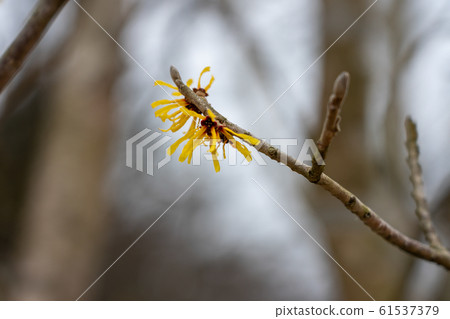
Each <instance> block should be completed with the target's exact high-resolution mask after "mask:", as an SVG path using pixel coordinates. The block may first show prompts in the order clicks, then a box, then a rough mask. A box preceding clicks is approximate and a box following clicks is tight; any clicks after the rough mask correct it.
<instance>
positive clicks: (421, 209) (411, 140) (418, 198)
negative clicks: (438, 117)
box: [405, 117, 445, 249]
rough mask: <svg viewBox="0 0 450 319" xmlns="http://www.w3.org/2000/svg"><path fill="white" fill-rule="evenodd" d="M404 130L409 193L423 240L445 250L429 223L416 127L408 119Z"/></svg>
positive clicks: (408, 118)
mask: <svg viewBox="0 0 450 319" xmlns="http://www.w3.org/2000/svg"><path fill="white" fill-rule="evenodd" d="M405 129H406V143H405V145H406V149H407V151H408V158H407V162H408V166H409V169H410V171H411V176H410V180H411V183H412V185H413V191H412V193H411V195H412V197H413V199H414V201H415V203H416V215H417V218H418V219H419V224H420V227H421V228H422V231H423V232H424V234H425V238H426V240H427V241H428V243H429V244H430V245H431V247H433V248H435V249H445V248H444V246H443V245H442V243H441V241H440V240H439V237H438V236H437V233H436V230H435V229H434V227H433V222H432V221H431V215H430V211H429V209H428V204H427V200H426V198H425V191H424V187H423V179H422V168H421V166H420V163H419V147H418V145H417V127H416V123H414V122H413V121H412V120H411V118H410V117H407V118H406V121H405Z"/></svg>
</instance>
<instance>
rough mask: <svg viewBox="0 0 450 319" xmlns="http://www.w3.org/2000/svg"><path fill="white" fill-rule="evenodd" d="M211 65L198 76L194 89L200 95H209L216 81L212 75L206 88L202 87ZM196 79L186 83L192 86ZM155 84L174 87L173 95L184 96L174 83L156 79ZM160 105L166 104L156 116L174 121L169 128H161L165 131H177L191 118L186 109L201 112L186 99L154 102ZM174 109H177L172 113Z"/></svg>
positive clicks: (155, 105)
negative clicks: (202, 80)
mask: <svg viewBox="0 0 450 319" xmlns="http://www.w3.org/2000/svg"><path fill="white" fill-rule="evenodd" d="M209 71H210V67H209V66H207V67H206V68H204V69H203V71H202V72H201V73H200V76H199V78H198V85H197V87H196V88H193V91H194V92H195V93H196V94H197V95H199V96H203V97H206V96H208V90H209V89H210V87H211V85H212V83H213V82H214V77H213V76H211V79H210V80H209V83H208V85H207V86H206V87H205V88H202V87H201V79H202V76H203V74H204V73H206V72H209ZM193 82H194V81H193V80H192V79H189V80H188V81H187V82H186V85H187V86H188V87H191V85H192V83H193ZM155 85H163V86H167V87H169V88H171V89H174V90H175V92H173V93H172V95H173V96H183V95H182V94H181V93H180V92H179V91H178V88H177V87H176V86H174V85H172V84H169V83H166V82H164V81H155ZM160 105H165V106H164V107H162V108H161V109H159V110H157V111H156V112H155V116H156V117H159V118H160V119H161V120H162V121H163V122H165V121H166V120H169V121H171V122H172V125H171V126H170V127H169V128H168V129H167V130H161V131H163V132H167V131H172V132H176V131H178V130H179V129H180V128H182V127H183V126H184V125H185V124H186V122H187V121H188V120H189V119H190V118H191V117H190V116H189V114H188V113H187V112H186V110H191V111H194V112H195V113H198V114H201V112H200V110H199V109H198V108H197V107H196V106H195V105H194V104H190V103H189V102H187V101H186V99H184V98H182V99H174V100H158V101H155V102H153V103H152V107H153V108H155V107H157V106H160ZM172 110H175V111H174V112H172V113H169V112H171V111H172Z"/></svg>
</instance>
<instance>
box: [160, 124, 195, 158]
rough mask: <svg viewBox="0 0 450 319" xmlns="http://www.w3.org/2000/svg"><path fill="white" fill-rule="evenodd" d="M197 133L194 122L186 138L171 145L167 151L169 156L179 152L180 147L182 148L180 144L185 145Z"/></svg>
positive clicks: (183, 137)
mask: <svg viewBox="0 0 450 319" xmlns="http://www.w3.org/2000/svg"><path fill="white" fill-rule="evenodd" d="M196 132H197V131H196V129H195V123H194V122H192V123H191V127H190V128H189V130H188V131H187V132H186V134H185V135H184V136H182V137H181V138H179V139H178V140H177V141H176V142H175V143H173V144H172V145H170V147H169V148H168V149H167V154H169V155H172V154H173V153H175V151H176V150H177V148H178V146H180V144H181V143H183V142H184V141H186V140H188V139H190V138H191V137H192V136H193V135H194V134H195V133H196Z"/></svg>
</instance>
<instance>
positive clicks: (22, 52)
mask: <svg viewBox="0 0 450 319" xmlns="http://www.w3.org/2000/svg"><path fill="white" fill-rule="evenodd" d="M66 2H67V0H40V1H39V2H38V3H37V4H36V6H35V7H34V10H33V13H32V15H31V16H30V18H29V19H28V21H27V23H26V24H25V26H24V27H23V29H22V31H20V33H19V35H18V36H17V37H16V38H15V40H14V41H13V43H11V45H10V46H9V48H8V49H7V50H6V51H5V52H4V53H3V55H2V57H1V58H0V93H1V92H3V90H4V89H5V87H6V86H7V84H8V83H9V82H10V81H11V80H12V79H13V78H14V76H15V74H16V73H17V71H19V69H20V68H21V67H22V65H23V63H24V62H25V60H26V58H27V57H28V55H29V54H30V53H31V51H32V50H33V48H34V47H35V46H36V45H37V43H38V42H39V40H40V39H41V38H42V36H43V35H44V33H45V30H46V29H47V26H48V25H49V24H50V22H51V21H52V19H53V18H54V17H55V16H56V15H57V13H58V11H59V10H60V9H61V8H62V7H63V6H64V5H65V4H66Z"/></svg>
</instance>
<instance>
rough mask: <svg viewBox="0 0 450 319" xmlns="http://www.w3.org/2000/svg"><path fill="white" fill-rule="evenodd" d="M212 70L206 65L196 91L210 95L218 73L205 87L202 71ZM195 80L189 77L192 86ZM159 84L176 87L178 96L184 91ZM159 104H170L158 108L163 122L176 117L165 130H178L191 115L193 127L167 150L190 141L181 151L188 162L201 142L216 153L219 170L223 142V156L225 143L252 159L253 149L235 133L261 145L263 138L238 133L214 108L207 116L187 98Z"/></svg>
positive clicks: (215, 161)
mask: <svg viewBox="0 0 450 319" xmlns="http://www.w3.org/2000/svg"><path fill="white" fill-rule="evenodd" d="M209 70H210V67H209V66H208V67H206V68H204V69H203V71H202V72H201V73H200V77H199V80H198V86H197V88H194V89H193V91H194V92H195V93H196V94H197V95H199V96H202V97H206V96H208V90H209V88H210V87H211V84H212V82H213V81H214V77H213V76H211V80H210V81H209V84H208V85H207V86H206V87H205V88H202V87H201V85H200V81H201V78H202V75H203V74H204V73H205V72H208V71H209ZM192 82H193V80H192V79H189V80H188V82H187V83H186V84H187V85H188V86H189V87H190V86H191V85H192ZM155 85H165V86H168V87H170V88H172V89H174V90H176V91H175V92H174V93H172V94H173V95H174V96H181V95H182V94H181V93H180V92H179V91H178V88H177V87H175V86H173V85H171V84H168V83H166V82H163V81H156V82H155ZM159 105H166V106H164V107H163V108H161V109H159V110H157V111H156V112H155V116H156V117H159V118H161V120H162V121H163V122H164V121H165V120H166V119H169V120H170V121H172V125H171V127H170V128H169V129H167V130H162V131H165V132H167V131H172V132H176V131H178V130H179V129H180V128H182V127H183V126H184V125H185V124H186V123H187V121H188V120H189V119H192V122H191V124H190V127H189V129H188V131H187V132H185V133H184V136H183V137H181V138H180V139H178V140H177V141H176V142H175V143H174V144H173V145H171V146H170V147H169V148H168V150H167V152H168V154H169V155H172V154H173V153H174V152H175V151H176V149H177V148H178V147H179V146H180V145H181V144H182V143H183V142H185V141H187V143H186V145H185V146H184V147H183V149H182V151H181V155H180V158H179V161H180V162H184V161H185V160H186V159H187V162H188V164H190V163H191V160H192V155H193V152H194V150H195V149H196V148H197V147H198V146H200V145H205V146H207V147H208V152H210V153H211V155H212V159H213V162H214V169H215V171H216V172H219V171H220V165H219V159H218V149H219V147H220V145H222V149H223V157H224V158H225V144H230V145H231V146H232V147H234V148H236V149H237V150H238V151H239V152H240V153H241V154H242V155H244V157H245V159H246V160H247V161H251V160H252V157H251V155H250V151H249V150H248V149H247V148H246V147H245V146H244V145H242V144H241V143H240V142H239V141H237V140H236V139H235V137H239V138H241V139H243V140H245V141H247V142H248V143H250V144H252V145H258V144H259V140H258V139H257V138H254V137H252V136H250V135H247V134H240V133H236V132H234V131H233V130H231V129H230V128H228V127H226V126H225V125H223V124H221V123H220V122H218V121H217V120H216V116H215V115H214V114H213V113H212V112H211V110H207V112H208V116H204V115H203V114H202V113H201V112H200V110H199V109H198V108H197V107H196V106H195V105H193V104H190V103H188V102H187V101H186V100H185V99H176V100H159V101H156V102H153V103H152V107H157V106H159ZM173 109H177V110H176V111H175V112H173V113H170V114H169V112H170V111H171V110H173Z"/></svg>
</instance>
